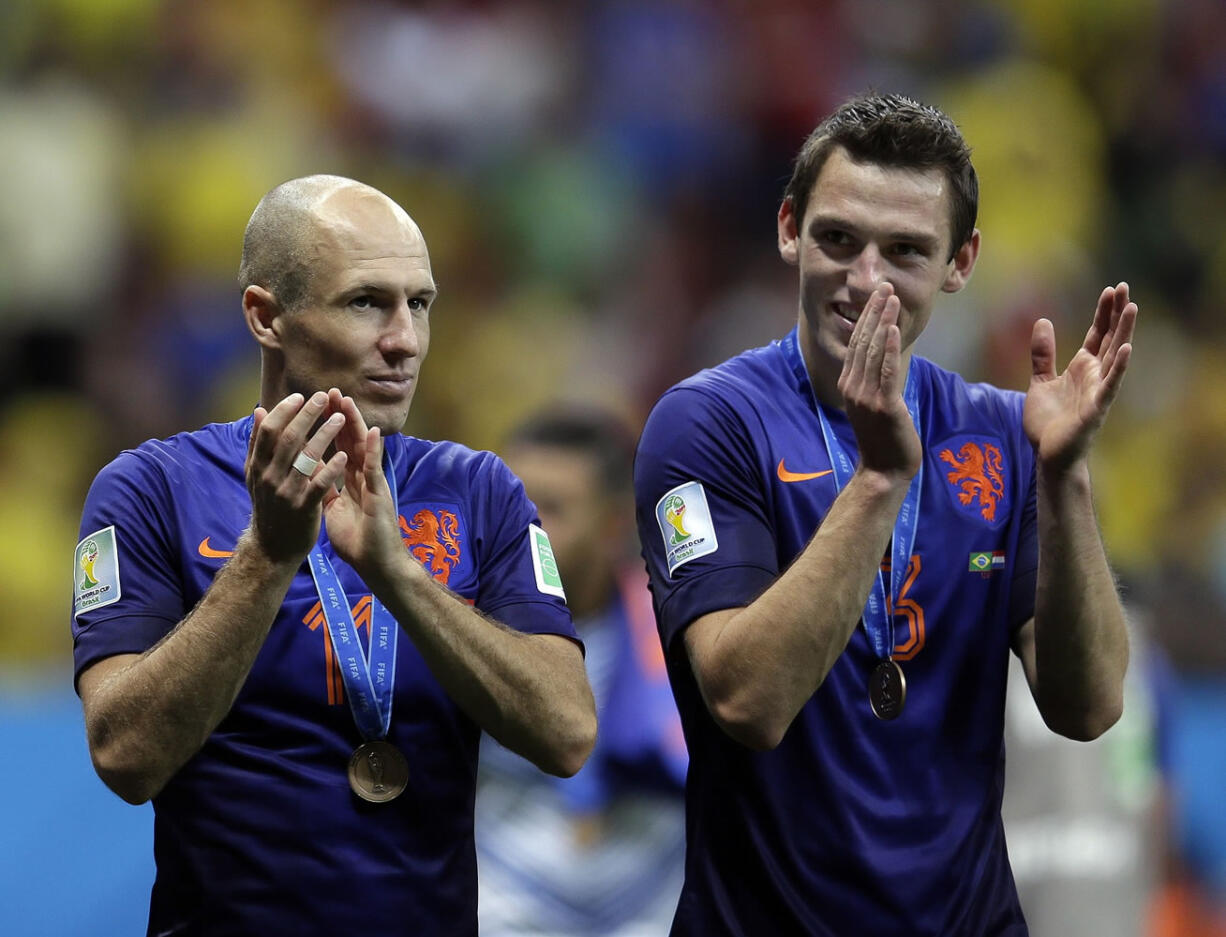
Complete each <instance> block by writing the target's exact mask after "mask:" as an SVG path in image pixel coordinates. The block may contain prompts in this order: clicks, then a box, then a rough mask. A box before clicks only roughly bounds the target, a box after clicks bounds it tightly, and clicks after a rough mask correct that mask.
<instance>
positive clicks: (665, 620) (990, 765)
mask: <svg viewBox="0 0 1226 937" xmlns="http://www.w3.org/2000/svg"><path fill="white" fill-rule="evenodd" d="M794 335H795V333H793V336H794ZM794 341H795V339H794V337H793V338H792V339H791V342H792V343H793V344H791V345H789V343H788V342H775V343H773V344H771V345H769V346H766V347H764V348H758V349H754V350H751V351H748V352H745V353H744V354H741V355H738V356H737V357H735V358H733V359H731V360H729V361H727V362H725V363H724V364H722V365H720V366H719V367H717V368H714V369H711V370H707V371H703V372H701V373H700V374H697V375H695V376H694V377H692V378H690V379H688V380H686V381H684V382H682V383H681V384H679V385H677V386H676V387H674V388H673V389H671V390H670V391H668V392H667V393H666V394H664V396H663V397H662V398H661V399H660V401H659V402H658V403H657V404H656V406H655V408H654V409H653V411H652V413H651V416H650V418H649V419H648V421H647V426H646V428H645V429H644V431H643V435H642V439H641V440H640V443H639V451H638V457H637V460H636V465H635V489H636V498H637V502H638V525H639V535H640V538H641V540H642V543H643V548H644V556H645V558H646V560H647V567H648V572H649V573H650V577H651V585H652V594H653V599H654V602H655V608H656V615H657V620H658V624H659V628H660V635H661V640H662V641H663V643H664V647H665V649H666V652H667V653H666V656H667V660H668V666H669V675H670V679H671V681H672V686H673V692H674V695H675V696H676V699H677V705H678V708H679V709H680V712H681V718H682V724H683V726H684V729H685V737H686V743H687V745H688V747H689V751H690V773H689V778H688V782H687V791H686V798H687V801H686V802H687V832H686V837H687V857H686V880H685V886H684V889H683V891H682V896H681V900H680V904H679V906H678V910H677V916H676V920H675V923H674V927H673V933H674V934H675V935H694V937H699V935H701V937H713V935H724V934H728V935H740V937H759V935H762V934H812V935H830V937H845V935H848V934H871V935H873V937H888V935H908V937H918V935H934V937H935V935H941V937H958V935H966V937H972V935H973V937H985V935H1019V934H1025V933H1026V928H1025V924H1024V923H1023V921H1022V918H1021V912H1020V910H1019V907H1018V902H1017V895H1016V890H1015V888H1014V885H1013V877H1012V873H1011V871H1010V868H1009V862H1008V858H1007V856H1006V852H1005V842H1004V834H1003V830H1002V826H1001V820H1000V803H1001V784H1002V780H1001V779H1002V768H1003V763H1004V751H1003V746H1002V724H1003V713H1004V699H1005V680H1006V673H1007V665H1008V655H1009V651H1010V642H1011V639H1012V638H1013V636H1014V633H1015V631H1016V629H1017V628H1018V627H1019V626H1020V625H1022V624H1023V623H1025V622H1026V621H1027V620H1028V619H1029V618H1031V617H1032V615H1033V609H1034V589H1035V581H1036V570H1037V565H1038V562H1037V552H1038V551H1037V536H1036V527H1035V518H1036V507H1035V488H1034V454H1033V449H1032V447H1031V445H1030V443H1029V442H1028V441H1027V439H1026V436H1025V434H1024V432H1023V430H1022V425H1021V413H1022V402H1023V397H1022V395H1021V394H1018V393H1015V392H1006V391H1001V390H998V389H996V388H993V387H989V386H987V385H972V384H967V383H966V382H965V381H963V380H962V379H961V378H959V377H958V376H957V375H954V374H952V373H950V372H948V371H944V370H942V369H940V368H938V367H936V366H935V365H933V364H932V363H931V362H928V361H925V360H923V359H921V358H918V357H913V358H912V362H911V368H912V369H913V371H914V376H915V378H916V381H917V389H918V394H919V414H920V423H921V432H922V440H923V444H924V462H923V482H922V486H921V489H920V506H919V524H918V531H917V534H916V539H915V544H914V548H913V550H912V553H911V558H910V563H909V566H908V569H907V572H906V576H905V578H904V579H903V580H902V587H901V590H900V594H899V595H898V596H897V597H896V601H895V602H894V603H893V615H892V625H893V648H894V653H893V657H894V659H895V660H896V661H898V662H899V663H900V665H901V667H902V668H903V670H904V671H905V674H906V679H907V698H906V705H905V707H904V709H903V712H902V714H901V715H900V716H899V717H898V718H897V719H895V720H894V721H888V722H887V721H882V720H879V719H877V718H876V717H875V716H874V715H873V712H872V710H871V708H870V704H869V694H868V677H869V674H870V672H871V671H872V669H873V667H874V665H875V663H876V662H877V655H876V654H875V653H874V652H873V649H872V646H871V643H870V641H869V638H868V636H867V635H866V633H865V631H864V628H863V626H862V625H861V626H858V627H857V628H856V631H855V632H854V633H853V635H852V637H851V639H850V641H849V643H848V645H847V648H846V650H845V651H844V652H843V654H842V655H841V656H840V657H839V658H838V660H837V661H836V663H835V665H834V667H833V668H832V669H831V671H830V673H829V675H828V676H827V677H826V679H825V681H824V682H823V683H822V685H821V686H820V687H819V689H818V690H817V692H816V693H814V694H813V696H812V698H810V700H809V701H808V702H807V703H806V704H805V705H804V707H803V708H802V709H801V711H800V713H799V714H798V715H797V717H796V719H795V721H794V722H793V723H792V725H791V727H790V728H789V729H788V731H787V733H786V734H785V735H784V737H783V740H782V742H781V743H780V745H779V746H778V747H777V748H776V749H774V750H773V751H767V752H756V751H752V750H750V749H748V748H745V747H743V746H742V745H740V744H739V743H737V742H735V741H734V740H733V739H731V738H730V737H729V736H727V735H726V734H725V733H724V732H723V731H722V730H721V729H720V728H719V726H718V725H717V724H716V723H715V721H714V720H713V718H712V717H711V715H710V714H709V712H708V711H707V709H706V707H705V705H704V703H703V701H702V698H701V695H700V693H699V690H698V686H697V683H696V682H695V679H694V675H693V672H692V670H691V668H690V664H689V660H688V657H687V655H686V651H685V646H684V640H683V636H682V634H681V633H682V632H683V631H684V630H685V628H686V627H687V625H689V624H690V623H691V622H692V621H694V620H695V619H696V618H699V617H700V616H702V615H704V614H706V613H708V612H713V611H716V610H719V609H726V608H735V607H742V606H745V605H748V604H749V603H750V602H752V601H753V600H754V599H755V598H756V597H757V596H758V595H759V594H761V593H762V592H763V591H764V590H765V589H766V588H767V587H768V586H769V585H771V583H772V582H774V580H775V579H776V578H777V577H778V576H779V575H780V573H781V572H782V571H783V570H784V569H786V568H787V566H788V565H789V564H790V563H791V562H792V561H793V560H794V559H795V557H796V556H797V555H798V554H799V553H800V552H801V551H802V550H803V549H804V547H805V545H806V544H807V543H808V542H809V540H810V539H811V538H812V536H813V533H814V531H815V530H816V529H817V527H818V526H819V525H820V524H821V522H822V518H823V517H824V516H825V515H826V513H827V512H828V511H829V509H830V506H831V503H832V502H833V501H834V498H835V496H836V494H837V490H836V484H835V480H834V479H835V473H834V472H833V471H830V470H831V469H832V465H831V460H830V458H829V456H828V454H827V449H826V446H825V445H824V443H823V436H822V430H821V427H820V423H819V419H818V416H817V412H816V410H815V404H814V401H813V397H812V393H811V390H810V387H809V383H808V376H807V373H806V372H805V370H804V366H803V363H801V362H800V358H799V355H798V354H797V353H796V352H795V345H794ZM827 415H828V417H829V420H830V423H831V428H832V429H833V431H834V433H835V434H836V435H837V437H838V439H839V440H841V442H842V445H843V447H844V449H845V450H846V451H847V452H848V453H849V454H851V455H853V457H854V454H855V452H856V445H855V436H854V434H853V432H852V430H851V427H850V424H849V423H848V422H847V420H846V417H845V415H844V414H842V413H839V412H835V411H827ZM887 581H888V577H887Z"/></svg>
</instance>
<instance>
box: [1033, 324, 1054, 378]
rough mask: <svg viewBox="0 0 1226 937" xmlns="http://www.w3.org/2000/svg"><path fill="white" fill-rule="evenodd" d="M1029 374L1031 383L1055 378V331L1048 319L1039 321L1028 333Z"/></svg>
mask: <svg viewBox="0 0 1226 937" xmlns="http://www.w3.org/2000/svg"><path fill="white" fill-rule="evenodd" d="M1030 373H1031V380H1032V382H1033V381H1035V380H1038V381H1049V380H1051V379H1052V378H1054V377H1055V376H1056V329H1055V326H1053V325H1052V324H1051V320H1050V319H1039V320H1038V321H1037V322H1036V323H1035V324H1034V328H1033V329H1032V330H1031V332H1030Z"/></svg>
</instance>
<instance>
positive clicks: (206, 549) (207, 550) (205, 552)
mask: <svg viewBox="0 0 1226 937" xmlns="http://www.w3.org/2000/svg"><path fill="white" fill-rule="evenodd" d="M780 464H782V463H780ZM196 551H197V552H198V553H199V554H200V555H201V556H207V557H208V558H209V559H224V558H225V557H227V556H233V555H234V551H233V550H214V549H213V548H212V547H211V546H209V538H208V537H205V538H204V539H203V540H201V541H200V546H198V547H196Z"/></svg>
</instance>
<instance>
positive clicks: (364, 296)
mask: <svg viewBox="0 0 1226 937" xmlns="http://www.w3.org/2000/svg"><path fill="white" fill-rule="evenodd" d="M349 305H350V306H352V307H353V308H354V309H374V308H375V298H374V297H373V296H371V295H370V294H369V293H360V294H359V295H357V296H355V297H353V299H351V300H349Z"/></svg>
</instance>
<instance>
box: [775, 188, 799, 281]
mask: <svg viewBox="0 0 1226 937" xmlns="http://www.w3.org/2000/svg"><path fill="white" fill-rule="evenodd" d="M776 225H777V227H778V232H779V256H780V257H782V258H783V259H784V261H785V262H787V263H789V264H791V265H792V266H793V267H794V266H796V264H798V263H799V262H800V231H799V230H798V229H797V227H796V214H795V212H793V211H792V198H791V196H788V197H787V198H785V199H784V200H783V204H782V205H780V206H779V217H778V219H776Z"/></svg>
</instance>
